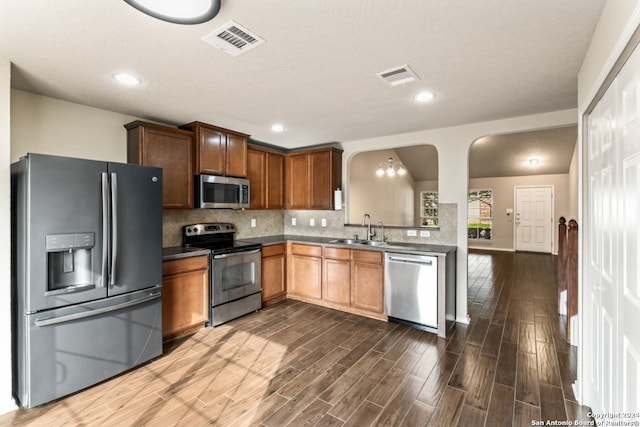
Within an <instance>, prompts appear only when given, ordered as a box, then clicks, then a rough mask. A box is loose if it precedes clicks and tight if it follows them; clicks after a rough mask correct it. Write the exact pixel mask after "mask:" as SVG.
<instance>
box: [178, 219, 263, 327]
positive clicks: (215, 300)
mask: <svg viewBox="0 0 640 427" xmlns="http://www.w3.org/2000/svg"><path fill="white" fill-rule="evenodd" d="M235 232H236V228H235V226H234V225H233V224H229V223H207V224H193V225H187V226H184V227H183V234H182V236H183V240H182V241H183V243H184V245H185V246H192V247H198V248H204V249H209V250H211V263H210V266H211V268H210V272H209V298H210V312H209V325H211V326H218V325H221V324H222V323H225V322H228V321H229V320H232V319H235V318H238V317H240V316H243V315H245V314H247V313H251V312H252V311H256V310H259V309H260V308H261V307H262V250H261V247H262V245H261V244H260V243H252V242H243V241H240V240H235Z"/></svg>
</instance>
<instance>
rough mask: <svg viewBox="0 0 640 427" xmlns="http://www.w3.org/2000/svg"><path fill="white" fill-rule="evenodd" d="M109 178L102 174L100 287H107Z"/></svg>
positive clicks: (104, 173)
mask: <svg viewBox="0 0 640 427" xmlns="http://www.w3.org/2000/svg"><path fill="white" fill-rule="evenodd" d="M108 263H109V176H108V175H107V173H106V172H102V267H101V273H102V277H101V282H102V287H106V286H107V280H108V275H109V271H108V268H109V264H108Z"/></svg>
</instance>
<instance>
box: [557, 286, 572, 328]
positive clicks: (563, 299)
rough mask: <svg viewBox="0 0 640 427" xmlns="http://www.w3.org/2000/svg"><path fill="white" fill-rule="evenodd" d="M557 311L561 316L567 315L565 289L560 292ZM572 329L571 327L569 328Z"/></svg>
mask: <svg viewBox="0 0 640 427" xmlns="http://www.w3.org/2000/svg"><path fill="white" fill-rule="evenodd" d="M558 313H560V314H562V315H563V316H566V315H567V290H566V289H565V290H564V291H562V292H560V301H558ZM571 330H573V327H572V328H571Z"/></svg>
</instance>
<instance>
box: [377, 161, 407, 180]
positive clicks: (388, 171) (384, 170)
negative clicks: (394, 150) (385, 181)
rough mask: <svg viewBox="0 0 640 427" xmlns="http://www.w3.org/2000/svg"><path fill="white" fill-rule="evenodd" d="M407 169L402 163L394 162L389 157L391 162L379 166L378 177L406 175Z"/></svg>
mask: <svg viewBox="0 0 640 427" xmlns="http://www.w3.org/2000/svg"><path fill="white" fill-rule="evenodd" d="M406 173H407V169H406V168H405V167H404V165H403V164H402V162H394V161H393V157H389V160H387V161H386V162H381V163H380V164H379V165H378V169H377V170H376V175H377V176H384V175H386V176H388V177H394V176H396V174H397V175H406Z"/></svg>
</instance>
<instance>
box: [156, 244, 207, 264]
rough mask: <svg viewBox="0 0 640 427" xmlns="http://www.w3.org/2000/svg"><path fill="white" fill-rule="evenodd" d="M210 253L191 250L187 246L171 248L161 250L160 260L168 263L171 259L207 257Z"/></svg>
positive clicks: (202, 250)
mask: <svg viewBox="0 0 640 427" xmlns="http://www.w3.org/2000/svg"><path fill="white" fill-rule="evenodd" d="M210 253H211V251H210V250H209V249H201V248H192V247H187V246H171V247H169V248H162V260H163V261H170V260H173V259H180V258H189V257H194V256H199V255H209V254H210Z"/></svg>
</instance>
